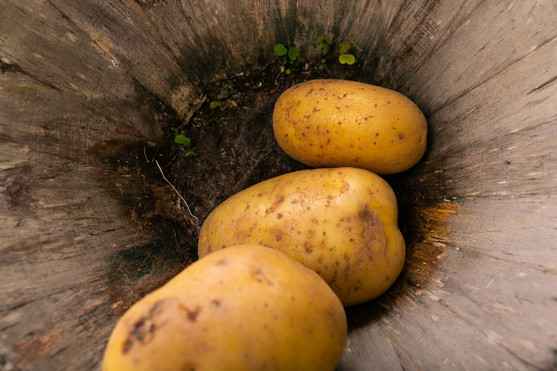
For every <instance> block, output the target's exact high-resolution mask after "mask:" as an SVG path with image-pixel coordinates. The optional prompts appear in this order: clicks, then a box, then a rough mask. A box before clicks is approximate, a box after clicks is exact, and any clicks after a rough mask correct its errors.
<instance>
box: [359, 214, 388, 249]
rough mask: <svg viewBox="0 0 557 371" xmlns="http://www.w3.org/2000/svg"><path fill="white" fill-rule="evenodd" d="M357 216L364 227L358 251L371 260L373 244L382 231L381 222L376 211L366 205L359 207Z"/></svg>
mask: <svg viewBox="0 0 557 371" xmlns="http://www.w3.org/2000/svg"><path fill="white" fill-rule="evenodd" d="M358 216H359V217H360V219H361V220H362V224H363V227H364V230H363V237H364V245H363V248H362V249H361V250H360V252H361V253H362V255H363V257H366V258H368V259H369V260H373V246H374V245H375V244H376V243H377V240H378V233H384V231H383V223H382V222H381V219H380V218H379V215H378V214H377V212H376V211H375V210H373V209H372V208H370V207H369V206H368V205H362V206H361V207H360V210H359V212H358ZM387 242H388V241H387ZM385 248H386V247H385Z"/></svg>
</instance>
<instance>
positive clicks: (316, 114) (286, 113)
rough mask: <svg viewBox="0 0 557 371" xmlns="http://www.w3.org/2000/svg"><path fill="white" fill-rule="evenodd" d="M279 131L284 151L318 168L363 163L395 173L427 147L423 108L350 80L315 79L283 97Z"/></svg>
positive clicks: (277, 109)
mask: <svg viewBox="0 0 557 371" xmlns="http://www.w3.org/2000/svg"><path fill="white" fill-rule="evenodd" d="M273 130H274V134H275V137H276V139H277V141H278V143H279V145H280V146H281V147H282V149H283V150H284V151H285V152H286V153H287V154H288V155H290V156H291V157H293V158H294V159H296V160H298V161H300V162H302V163H304V164H306V165H309V166H313V167H341V166H351V167H359V168H363V169H367V170H370V171H373V172H374V173H377V174H394V173H399V172H402V171H404V170H407V169H409V168H410V167H412V166H414V165H415V164H416V163H417V162H418V161H419V160H420V159H421V158H422V156H423V154H424V152H425V148H426V139H427V122H426V119H425V117H424V115H423V113H422V112H421V111H420V109H419V108H418V107H417V106H416V105H415V104H414V103H413V102H412V101H411V100H410V99H408V98H407V97H405V96H404V95H402V94H400V93H398V92H395V91H393V90H389V89H385V88H381V87H378V86H373V85H369V84H364V83H360V82H355V81H346V80H327V79H323V80H310V81H307V82H304V83H300V84H297V85H294V86H292V87H291V88H289V89H287V90H286V91H285V92H284V93H282V95H281V96H280V97H279V99H278V100H277V103H276V104H275V108H274V112H273Z"/></svg>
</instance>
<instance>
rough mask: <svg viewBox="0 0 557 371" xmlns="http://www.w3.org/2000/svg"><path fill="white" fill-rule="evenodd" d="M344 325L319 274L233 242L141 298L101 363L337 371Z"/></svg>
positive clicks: (106, 366) (107, 366)
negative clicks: (232, 244) (233, 244)
mask: <svg viewBox="0 0 557 371" xmlns="http://www.w3.org/2000/svg"><path fill="white" fill-rule="evenodd" d="M346 332H347V325H346V315H345V313H344V308H343V307H342V304H341V303H340V301H339V300H338V298H337V297H336V295H335V294H334V293H333V291H331V289H330V288H329V287H328V286H327V284H326V283H325V282H324V281H323V280H322V279H321V278H320V277H319V276H318V275H317V274H315V272H313V271H311V270H309V269H307V268H306V267H304V266H303V265H301V264H299V263H297V262H296V261H294V260H292V259H290V258H289V257H288V256H286V255H285V254H282V253H280V252H278V251H275V250H273V249H270V248H267V247H262V246H233V247H229V248H227V249H225V250H222V251H218V252H215V253H214V254H211V255H210V256H207V257H205V258H203V259H200V260H198V261H197V262H195V263H193V264H192V265H190V266H189V267H188V268H186V269H185V270H184V271H183V272H181V273H180V274H179V275H178V276H176V277H175V278H173V279H172V280H171V281H170V282H168V283H167V284H166V285H165V286H163V287H162V288H160V289H159V290H156V291H155V292H153V293H151V294H150V295H148V296H146V297H145V298H143V299H142V300H140V301H139V302H137V303H136V304H135V305H133V306H132V307H131V308H130V309H129V310H128V311H127V312H126V313H125V314H124V316H123V317H122V318H121V319H120V320H119V321H118V323H117V324H116V327H115V328H114V330H113V332H112V335H111V337H110V339H109V342H108V345H107V347H106V352H105V356H104V361H103V370H104V371H110V370H115V371H125V370H134V371H136V370H196V371H203V370H206V371H214V370H250V371H251V370H265V371H266V370H288V371H290V370H300V371H302V370H304V371H305V370H316V371H320V370H334V368H335V366H336V364H337V363H338V361H339V359H340V356H341V354H342V351H343V349H344V344H345V342H346Z"/></svg>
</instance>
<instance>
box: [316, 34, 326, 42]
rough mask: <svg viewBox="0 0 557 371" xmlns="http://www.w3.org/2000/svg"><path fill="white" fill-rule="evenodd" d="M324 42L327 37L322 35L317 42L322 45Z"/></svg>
mask: <svg viewBox="0 0 557 371" xmlns="http://www.w3.org/2000/svg"><path fill="white" fill-rule="evenodd" d="M323 40H325V35H321V36H319V37H318V38H317V40H315V42H316V43H317V44H321V43H322V42H323Z"/></svg>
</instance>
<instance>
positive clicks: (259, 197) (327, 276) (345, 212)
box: [198, 167, 405, 306]
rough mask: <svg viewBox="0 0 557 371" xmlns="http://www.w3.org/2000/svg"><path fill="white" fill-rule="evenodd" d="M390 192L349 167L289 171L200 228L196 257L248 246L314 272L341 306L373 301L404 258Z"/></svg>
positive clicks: (231, 202) (240, 196) (242, 195)
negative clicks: (279, 255)
mask: <svg viewBox="0 0 557 371" xmlns="http://www.w3.org/2000/svg"><path fill="white" fill-rule="evenodd" d="M397 218H398V210H397V201H396V198H395V194H394V192H393V190H392V189H391V187H390V186H389V185H388V184H387V182H385V181H384V180H383V179H382V178H381V177H379V176H378V175H376V174H374V173H372V172H370V171H367V170H364V169H357V168H347V167H345V168H334V169H333V168H325V169H311V170H302V171H297V172H292V173H289V174H285V175H281V176H279V177H276V178H272V179H269V180H266V181H264V182H261V183H259V184H256V185H254V186H252V187H250V188H247V189H245V190H243V191H241V192H239V193H237V194H235V195H234V196H232V197H230V198H229V199H227V200H226V201H224V202H223V203H222V204H220V205H219V206H218V207H217V208H215V210H213V212H212V213H211V214H210V215H209V216H208V217H207V219H206V220H205V222H204V223H203V225H202V227H201V231H200V236H199V244H198V254H199V256H205V255H207V254H209V253H211V252H213V251H217V250H219V249H222V248H224V247H227V246H231V245H236V244H248V243H254V244H259V245H263V246H269V247H273V248H275V249H277V250H280V251H282V252H284V253H286V254H287V255H288V256H290V257H292V258H293V259H295V260H297V261H299V262H300V263H302V264H304V265H305V266H306V267H308V268H311V269H312V270H314V271H316V272H317V273H318V274H319V275H320V276H321V277H322V278H323V279H324V280H325V282H327V283H328V284H329V285H330V286H331V288H332V289H333V291H334V292H335V293H336V294H337V295H338V296H339V298H340V300H341V301H342V303H343V305H345V306H348V305H353V304H359V303H363V302H366V301H369V300H371V299H374V298H375V297H377V296H379V295H381V294H382V293H383V292H384V291H386V290H387V289H388V288H389V287H390V286H391V285H392V283H393V282H394V281H395V280H396V278H397V276H398V275H399V273H400V271H401V270H402V266H403V264H404V258H405V244H404V239H403V238H402V235H401V233H400V231H399V229H398V225H397Z"/></svg>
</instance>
